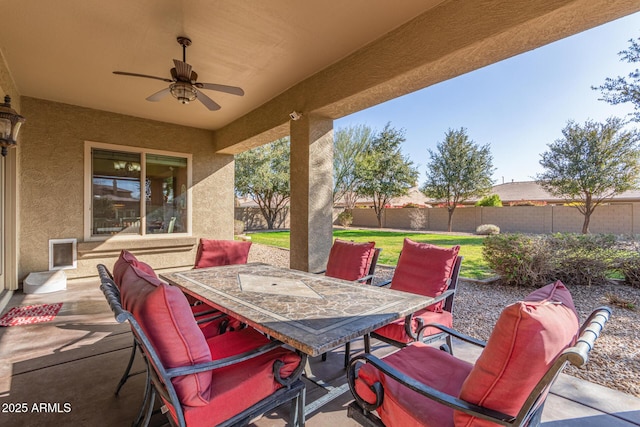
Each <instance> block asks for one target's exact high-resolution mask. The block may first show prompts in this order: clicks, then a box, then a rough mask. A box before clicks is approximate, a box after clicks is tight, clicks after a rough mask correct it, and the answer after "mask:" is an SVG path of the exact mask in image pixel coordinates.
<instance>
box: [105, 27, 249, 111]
mask: <svg viewBox="0 0 640 427" xmlns="http://www.w3.org/2000/svg"><path fill="white" fill-rule="evenodd" d="M178 43H179V44H180V45H181V46H182V61H179V60H177V59H174V60H173V64H174V65H175V67H174V68H172V69H171V78H170V79H168V78H165V77H156V76H149V75H146V74H138V73H128V72H126V71H114V72H113V74H119V75H122V76H133V77H144V78H146V79H156V80H162V81H163V82H167V83H171V84H170V85H169V87H167V88H165V89H162V90H160V91H158V92H156V93H154V94H152V95H150V96H149V97H147V98H146V99H147V101H151V102H157V101H160V100H161V99H162V98H164V97H165V96H166V95H167V94H169V93H170V94H171V95H173V97H174V98H176V99H177V100H178V101H180V102H181V103H183V104H188V103H189V102H191V101H193V100H196V99H197V100H198V101H200V102H202V103H203V104H204V106H205V107H207V108H208V109H209V110H211V111H215V110H219V109H220V105H219V104H218V103H217V102H215V101H214V100H213V99H211V98H209V97H208V96H207V95H205V94H204V93H202V92H201V91H199V90H198V89H207V90H217V91H218V92H224V93H230V94H231V95H238V96H242V95H244V91H243V90H242V89H241V88H239V87H237V86H226V85H219V84H215V83H199V82H198V81H197V80H198V75H197V74H196V72H195V71H193V70H192V69H191V65H189V64H187V46H191V39H189V38H187V37H178Z"/></svg>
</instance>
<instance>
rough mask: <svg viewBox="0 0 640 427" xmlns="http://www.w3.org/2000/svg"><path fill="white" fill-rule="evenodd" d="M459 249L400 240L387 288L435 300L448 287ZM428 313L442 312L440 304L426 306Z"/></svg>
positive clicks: (457, 247) (458, 247)
mask: <svg viewBox="0 0 640 427" xmlns="http://www.w3.org/2000/svg"><path fill="white" fill-rule="evenodd" d="M459 251H460V246H454V247H452V248H449V249H447V248H441V247H438V246H434V245H430V244H429V243H418V242H414V241H413V240H411V239H404V244H403V245H402V253H401V254H400V258H399V259H398V266H397V267H396V270H395V273H394V274H393V280H392V282H391V289H395V290H398V291H404V292H411V293H413V294H420V295H426V296H430V297H437V296H438V295H440V294H442V293H443V292H444V291H446V290H447V288H448V287H449V279H450V278H451V273H452V271H453V266H454V264H455V262H456V258H457V257H458V252H459ZM428 309H429V310H430V311H438V312H440V311H442V302H439V303H438V304H434V305H432V306H429V307H428Z"/></svg>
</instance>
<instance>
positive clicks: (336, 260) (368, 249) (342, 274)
mask: <svg viewBox="0 0 640 427" xmlns="http://www.w3.org/2000/svg"><path fill="white" fill-rule="evenodd" d="M375 245H376V243H375V242H366V243H355V242H348V241H346V240H340V239H336V240H335V242H333V246H332V247H331V251H330V252H329V260H328V261H327V271H326V272H325V275H327V276H330V277H335V278H338V279H344V280H351V281H353V280H358V279H360V278H362V277H364V276H366V275H367V274H369V267H370V266H371V260H372V259H373V253H374V247H375Z"/></svg>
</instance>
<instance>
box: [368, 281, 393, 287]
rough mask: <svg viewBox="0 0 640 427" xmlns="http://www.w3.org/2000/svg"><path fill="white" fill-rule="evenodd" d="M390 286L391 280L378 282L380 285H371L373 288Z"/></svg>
mask: <svg viewBox="0 0 640 427" xmlns="http://www.w3.org/2000/svg"><path fill="white" fill-rule="evenodd" d="M390 284H391V279H389V280H385V281H384V282H380V283H372V285H373V286H377V287H379V288H382V287H384V286H389V285H390Z"/></svg>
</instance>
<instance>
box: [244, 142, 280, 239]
mask: <svg viewBox="0 0 640 427" xmlns="http://www.w3.org/2000/svg"><path fill="white" fill-rule="evenodd" d="M235 160H236V162H235V163H236V175H235V187H236V193H237V194H238V195H240V196H249V197H251V198H252V199H253V200H254V201H255V202H256V203H257V204H258V206H259V207H260V212H261V213H262V215H263V216H264V219H265V220H266V221H267V227H268V228H269V229H270V230H271V229H273V228H274V225H275V224H276V223H277V222H280V221H282V220H283V219H284V214H285V213H286V209H287V207H288V202H289V197H290V195H291V193H290V187H289V138H281V139H278V140H277V141H275V142H272V143H271V144H267V145H263V146H261V147H258V148H254V149H253V150H249V151H245V152H243V153H241V154H238V155H237V156H236V158H235Z"/></svg>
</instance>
